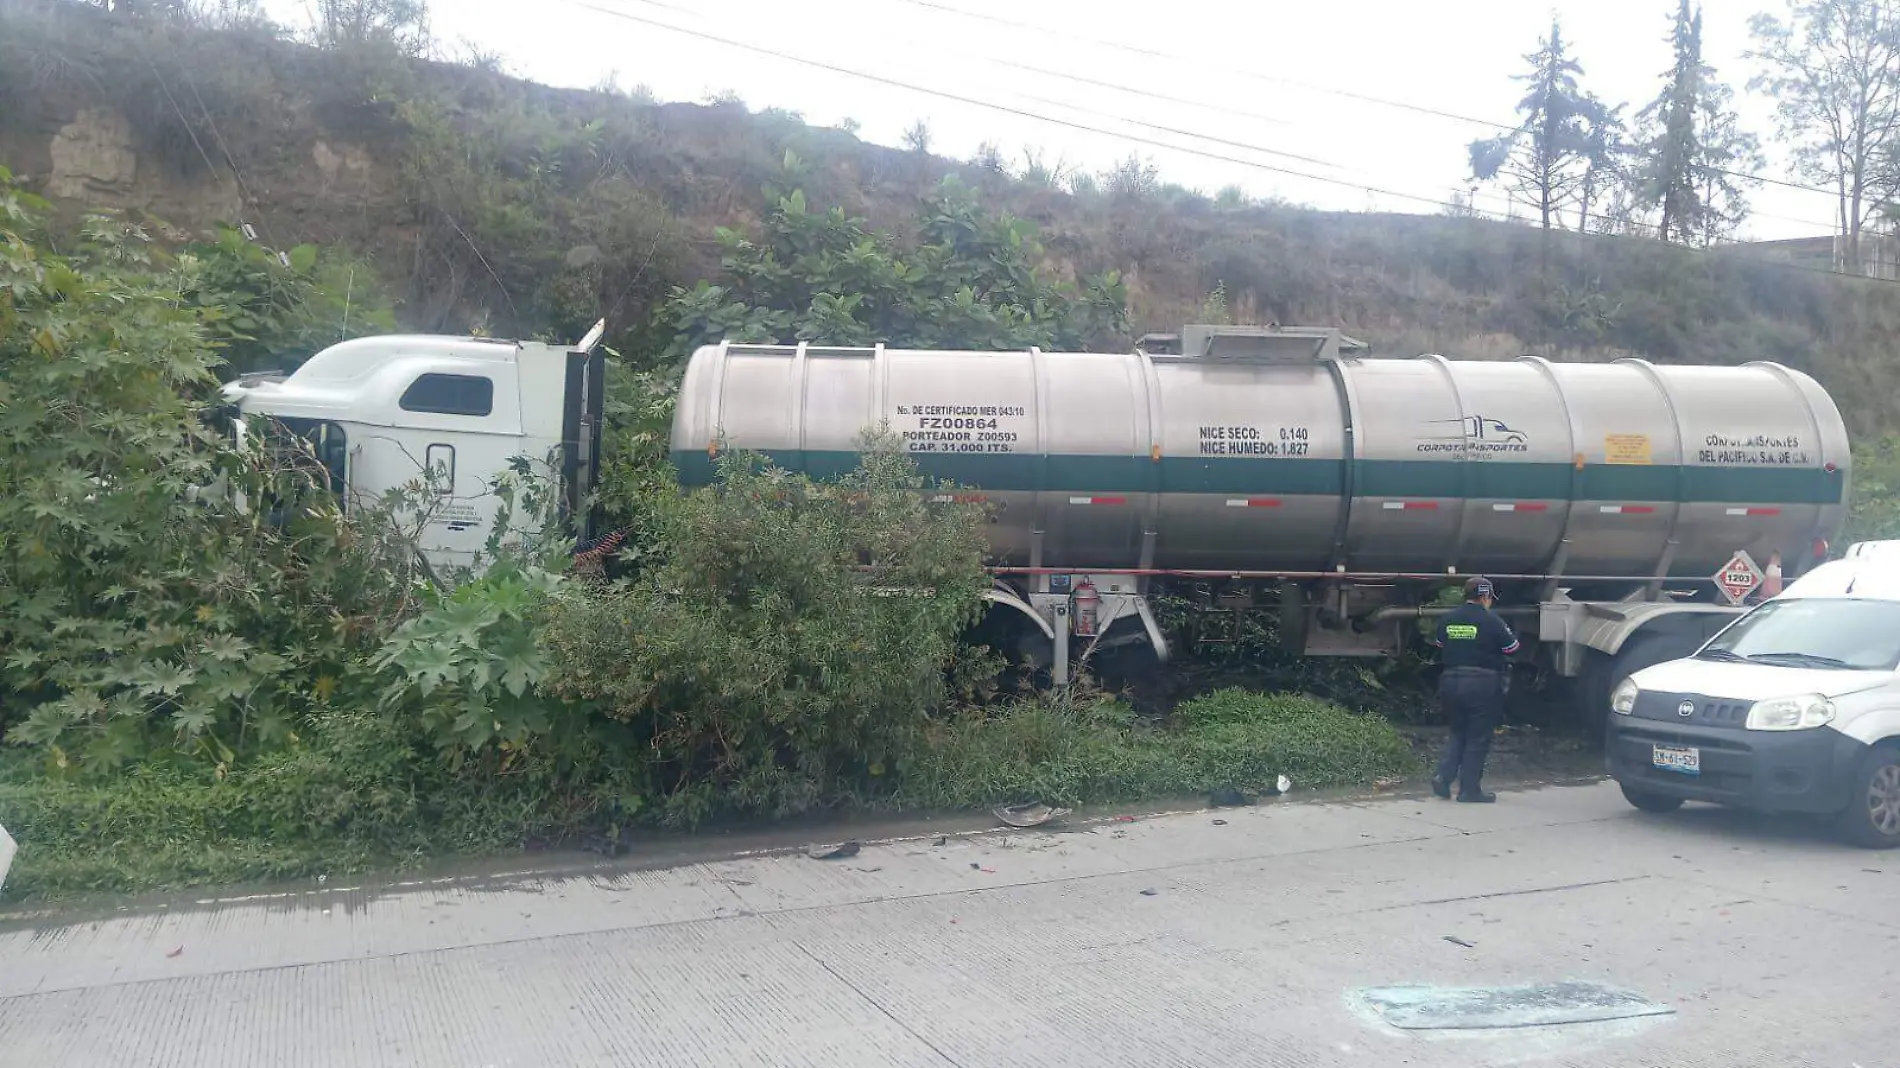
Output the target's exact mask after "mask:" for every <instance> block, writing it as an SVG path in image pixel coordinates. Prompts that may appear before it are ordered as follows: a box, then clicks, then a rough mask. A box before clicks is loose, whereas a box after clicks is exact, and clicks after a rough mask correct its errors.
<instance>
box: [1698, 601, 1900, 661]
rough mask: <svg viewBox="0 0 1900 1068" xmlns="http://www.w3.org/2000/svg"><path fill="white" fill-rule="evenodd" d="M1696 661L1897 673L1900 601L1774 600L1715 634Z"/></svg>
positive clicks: (1899, 653)
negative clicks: (1734, 661) (1739, 662)
mask: <svg viewBox="0 0 1900 1068" xmlns="http://www.w3.org/2000/svg"><path fill="white" fill-rule="evenodd" d="M1696 659H1698V660H1730V661H1733V660H1746V661H1748V662H1750V663H1756V664H1773V665H1777V666H1781V667H1804V668H1832V669H1835V670H1838V671H1892V670H1893V669H1894V666H1895V665H1896V664H1900V601H1871V600H1861V599H1857V598H1845V597H1825V598H1823V597H1817V598H1813V599H1810V600H1796V601H1769V602H1768V603H1767V604H1764V605H1762V606H1761V607H1759V608H1757V609H1755V610H1754V611H1753V612H1750V613H1749V614H1748V615H1746V616H1743V617H1742V618H1741V619H1740V620H1737V621H1736V622H1735V623H1734V624H1733V625H1732V626H1730V627H1729V628H1728V629H1727V630H1725V631H1723V632H1722V633H1721V634H1718V635H1716V637H1715V640H1714V641H1711V642H1710V643H1709V644H1708V645H1707V646H1705V647H1704V648H1703V650H1702V651H1701V652H1699V653H1697V654H1696Z"/></svg>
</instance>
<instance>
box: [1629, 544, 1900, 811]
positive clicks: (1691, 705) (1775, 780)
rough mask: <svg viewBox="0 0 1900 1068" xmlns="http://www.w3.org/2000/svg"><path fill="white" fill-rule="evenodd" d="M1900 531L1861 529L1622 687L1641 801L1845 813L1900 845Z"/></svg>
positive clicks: (1632, 782)
mask: <svg viewBox="0 0 1900 1068" xmlns="http://www.w3.org/2000/svg"><path fill="white" fill-rule="evenodd" d="M1897 667H1900V541H1882V542H1862V543H1860V544H1857V545H1854V546H1853V547H1851V548H1850V549H1849V550H1848V552H1847V555H1846V557H1845V558H1843V559H1840V560H1835V561H1831V562H1829V563H1826V564H1822V565H1821V566H1819V567H1817V568H1815V569H1814V570H1812V571H1810V572H1808V573H1807V574H1806V575H1804V576H1802V577H1801V579H1800V580H1799V581H1797V582H1795V583H1794V584H1792V585H1791V586H1789V587H1788V588H1787V589H1786V590H1785V591H1783V592H1782V593H1781V594H1780V595H1778V596H1776V597H1773V598H1771V599H1769V600H1767V601H1764V602H1763V603H1762V604H1761V605H1759V606H1758V607H1756V608H1755V609H1754V610H1753V611H1751V612H1749V613H1748V614H1747V615H1745V616H1742V617H1741V618H1740V619H1737V620H1736V621H1735V622H1733V623H1731V624H1729V625H1728V626H1727V627H1725V628H1724V629H1723V630H1721V631H1720V632H1719V633H1717V634H1716V635H1715V637H1713V638H1711V639H1709V641H1708V642H1707V643H1706V644H1705V645H1703V646H1702V648H1701V649H1699V650H1697V651H1696V653H1695V654H1694V655H1693V656H1690V657H1688V658H1686V659H1682V660H1672V661H1669V662H1668V663H1663V664H1657V665H1656V666H1654V667H1650V668H1645V669H1643V670H1642V671H1639V672H1637V673H1635V674H1634V675H1631V676H1630V677H1629V678H1628V679H1626V680H1624V682H1623V684H1622V685H1621V686H1618V687H1617V689H1616V691H1615V692H1614V693H1613V694H1612V695H1611V697H1610V711H1611V712H1613V713H1615V714H1614V715H1612V716H1610V717H1609V720H1610V725H1609V749H1608V754H1607V755H1608V763H1609V771H1610V775H1611V776H1612V777H1613V778H1615V779H1616V781H1617V783H1618V784H1619V785H1621V786H1622V788H1623V796H1624V797H1626V798H1628V799H1629V802H1630V804H1632V805H1635V806H1636V807H1637V808H1640V809H1643V810H1644V811H1646V812H1667V811H1671V810H1673V809H1676V808H1679V807H1680V806H1681V805H1682V803H1683V802H1684V801H1711V802H1715V803H1717V804H1723V805H1733V806H1736V807H1739V808H1750V809H1756V810H1759V811H1766V812H1807V813H1817V814H1827V815H1831V816H1833V817H1834V818H1835V819H1836V820H1837V821H1838V823H1839V825H1840V829H1841V831H1842V833H1843V834H1845V835H1846V837H1847V838H1848V839H1850V840H1851V841H1853V842H1855V843H1857V844H1859V845H1863V846H1868V847H1872V848H1888V847H1892V846H1896V845H1900V673H1896V670H1895V669H1896V668H1897Z"/></svg>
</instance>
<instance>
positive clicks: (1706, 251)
mask: <svg viewBox="0 0 1900 1068" xmlns="http://www.w3.org/2000/svg"><path fill="white" fill-rule="evenodd" d="M565 2H567V3H568V4H570V5H572V6H574V7H578V8H582V9H584V10H588V11H592V12H595V13H596V14H601V15H606V16H609V17H611V18H617V19H622V20H625V21H628V22H635V23H639V24H641V25H644V26H650V27H653V28H655V29H661V30H667V31H670V32H672V33H677V34H681V35H683V36H686V37H693V38H697V39H699V40H703V41H709V42H712V43H714V44H718V45H722V46H725V47H728V48H735V49H738V50H740V51H744V52H751V53H753V54H755V55H763V56H768V57H770V58H773V59H778V60H783V61H785V62H789V63H796V64H800V65H803V66H807V67H812V68H815V69H818V70H824V71H829V72H831V73H834V74H840V75H843V76H845V77H849V78H858V79H861V80H864V81H869V82H872V83H875V84H878V85H883V86H886V87H889V88H894V89H902V90H907V91H910V92H914V93H919V94H922V95H925V96H934V97H939V98H942V99H945V100H950V101H953V102H956V103H959V104H966V105H969V106H971V107H978V108H984V109H987V110H990V111H997V112H1001V113H1003V114H1008V115H1014V116H1017V117H1019V118H1025V119H1029V120H1031V121H1036V122H1044V123H1050V124H1053V125H1057V126H1063V127H1067V128H1069V129H1073V130H1080V131H1083V132H1085V133H1094V134H1100V135H1102V136H1106V137H1116V138H1121V139H1122V140H1126V141H1133V142H1136V143H1138V144H1145V145H1150V146H1153V147H1156V148H1162V149H1167V150H1169V151H1174V152H1184V153H1187V154H1189V155H1195V156H1201V157H1204V158H1206V159H1212V160H1216V161H1219V162H1223V163H1231V164H1235V165H1237V166H1241V167H1250V168H1253V169H1255V170H1260V171H1266V172H1269V173H1274V174H1283V175H1287V176H1290V177H1295V178H1304V179H1307V180H1309V181H1315V182H1322V183H1325V184H1329V185H1337V186H1342V187H1345V188H1349V189H1359V190H1364V191H1366V192H1369V193H1378V194H1381V195H1384V196H1390V197H1396V198H1398V199H1401V200H1410V201H1415V202H1418V203H1423V204H1430V205H1433V206H1435V207H1438V208H1449V209H1453V210H1458V211H1468V212H1471V213H1473V214H1483V215H1490V216H1492V217H1494V218H1497V219H1501V220H1503V221H1507V222H1508V221H1514V220H1512V219H1510V218H1509V217H1508V216H1505V215H1503V214H1501V213H1498V212H1493V211H1488V210H1486V209H1482V208H1477V207H1474V206H1473V205H1471V204H1458V203H1454V202H1452V201H1445V200H1439V199H1437V198H1434V197H1430V196H1425V195H1421V194H1418V193H1405V192H1400V191H1398V190H1393V189H1383V188H1380V187H1378V186H1372V185H1366V184H1363V183H1359V182H1353V181H1348V180H1346V179H1343V178H1330V177H1326V176H1324V175H1317V174H1309V173H1306V172H1303V171H1295V170H1290V169H1288V168H1285V167H1278V166H1274V165H1272V164H1267V163H1261V162H1259V161H1257V160H1247V159H1240V158H1238V157H1235V156H1228V155H1223V154H1221V153H1218V152H1210V151H1207V150H1204V149H1199V148H1193V147H1189V146H1185V145H1177V144H1169V143H1167V142H1165V141H1156V140H1153V139H1152V138H1147V137H1141V136H1137V135H1134V134H1125V133H1117V132H1115V131H1112V130H1104V129H1102V128H1100V127H1096V126H1090V125H1087V124H1085V123H1079V122H1073V121H1070V120H1068V119H1062V118H1058V117H1055V116H1050V115H1041V114H1037V113H1035V112H1032V111H1027V110H1024V109H1022V108H1015V107H1010V106H1008V105H1006V104H998V103H994V102H992V101H987V100H981V99H978V98H976V97H970V96H964V95H962V94H960V93H952V92H948V91H946V90H941V89H932V88H929V87H926V86H921V85H914V84H911V83H909V82H904V81H901V80H899V79H896V78H888V77H885V76H883V75H879V74H873V73H871V72H869V71H864V70H858V69H855V68H851V67H843V66H839V65H837V64H833V63H827V62H825V61H823V60H817V59H810V58H808V57H805V56H799V55H794V54H792V53H789V52H782V51H779V50H777V49H774V48H768V47H766V46H764V45H758V44H753V43H751V42H748V41H741V40H736V39H734V38H730V37H724V36H721V35H719V34H715V33H709V32H706V31H704V30H696V29H690V28H688V27H684V26H675V25H672V24H671V23H666V22H661V21H659V20H657V19H652V18H648V17H646V16H644V15H637V14H634V13H632V12H630V11H621V10H617V9H614V8H608V7H602V6H601V5H600V4H597V3H593V2H591V0H565ZM635 2H638V3H651V2H653V0H635ZM655 6H664V5H658V4H656V5H655ZM1163 129H1167V130H1168V132H1171V133H1175V134H1178V135H1180V136H1184V137H1196V136H1199V135H1197V134H1194V133H1192V132H1191V131H1184V130H1174V129H1170V128H1163ZM1254 150H1255V151H1259V150H1258V149H1254ZM1665 247H1668V248H1673V249H1678V250H1680V251H1683V252H1689V253H1696V254H1701V255H1708V256H1724V255H1726V256H1731V257H1732V258H1735V259H1741V260H1746V261H1748V262H1752V263H1756V264H1759V265H1761V266H1764V267H1773V268H1780V269H1786V270H1792V271H1801V272H1804V273H1808V274H1818V275H1824V276H1827V277H1829V278H1837V279H1857V280H1860V281H1866V282H1877V283H1882V284H1890V285H1900V279H1890V278H1876V277H1872V276H1867V275H1855V274H1847V273H1845V272H1840V271H1835V270H1832V269H1828V268H1822V267H1809V266H1806V265H1805V264H1799V263H1792V262H1788V261H1783V260H1767V259H1762V258H1760V257H1756V256H1747V255H1740V254H1736V253H1733V252H1730V251H1727V250H1725V249H1723V248H1721V247H1709V248H1692V247H1689V246H1683V245H1667V244H1665Z"/></svg>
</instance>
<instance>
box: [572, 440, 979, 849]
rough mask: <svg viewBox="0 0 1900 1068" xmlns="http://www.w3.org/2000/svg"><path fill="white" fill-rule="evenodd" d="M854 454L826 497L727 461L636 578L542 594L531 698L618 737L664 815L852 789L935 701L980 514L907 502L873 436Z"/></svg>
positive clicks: (897, 473) (903, 750)
mask: <svg viewBox="0 0 1900 1068" xmlns="http://www.w3.org/2000/svg"><path fill="white" fill-rule="evenodd" d="M862 450H863V459H862V461H861V464H860V466H859V468H858V469H857V470H856V471H855V472H853V473H852V474H850V475H849V476H847V477H845V478H844V479H842V480H840V481H839V482H836V483H817V482H813V481H811V480H809V479H806V478H804V477H802V476H796V475H792V474H788V473H786V472H782V471H777V470H774V469H770V468H765V467H762V466H761V465H759V464H757V463H756V462H754V461H753V460H751V459H749V458H747V457H746V456H743V455H739V454H731V455H727V456H725V457H724V458H722V460H721V462H720V470H719V475H720V481H719V484H718V485H717V486H715V487H713V488H710V489H707V490H703V491H699V492H696V493H694V494H692V495H690V496H688V497H686V498H684V499H681V500H679V501H677V502H675V503H674V505H673V506H672V507H671V508H670V509H669V510H668V511H667V512H666V513H665V515H664V523H665V526H664V530H663V533H662V539H661V544H660V545H659V547H658V550H657V552H656V562H655V563H654V564H653V566H651V567H650V568H649V569H648V570H647V571H645V572H644V573H643V574H642V575H641V576H640V577H639V578H638V579H636V580H632V581H628V582H622V583H619V584H616V585H612V586H606V587H589V586H586V585H581V584H568V585H566V586H565V587H564V588H563V589H562V590H560V591H559V592H558V593H557V594H556V595H555V597H554V600H553V602H552V604H551V605H550V607H549V612H548V619H547V623H546V628H545V630H544V631H543V641H544V643H545V647H546V651H547V657H548V671H547V674H546V675H545V677H544V679H545V681H544V686H545V689H546V690H547V692H549V693H550V694H552V695H554V696H557V697H561V698H565V699H568V700H570V701H586V702H592V703H594V704H596V705H597V706H598V707H599V708H600V710H601V712H602V713H603V714H605V715H606V716H608V717H610V718H611V719H613V720H615V721H617V722H620V723H623V724H626V725H628V726H629V727H631V728H632V729H633V731H634V732H635V734H636V735H637V736H638V738H639V739H640V743H639V744H640V749H641V750H642V751H645V752H648V753H649V754H650V759H651V760H652V765H653V776H654V779H653V792H654V793H655V794H656V795H658V797H659V799H660V800H661V803H662V804H663V806H664V813H665V816H666V818H667V819H669V820H671V821H675V822H685V823H691V822H696V821H697V820H699V819H702V818H704V817H706V816H708V815H711V814H714V813H716V812H726V811H764V812H774V813H786V812H793V811H799V810H803V809H808V808H811V807H813V806H815V805H818V804H820V803H821V802H823V801H824V800H826V799H828V798H829V797H831V796H833V795H834V792H835V791H836V790H838V789H841V788H842V789H851V788H853V787H860V788H870V787H871V786H873V785H874V784H875V783H876V782H877V781H878V780H879V779H881V778H883V777H885V776H888V775H890V774H892V773H893V772H895V771H897V770H899V767H900V766H901V764H902V762H903V761H904V760H905V759H906V757H907V755H908V754H909V753H910V751H911V748H912V746H913V745H914V743H915V742H916V740H917V737H918V733H919V731H920V730H921V728H922V726H923V723H924V722H925V717H926V716H927V714H928V712H929V711H930V710H931V709H932V708H935V707H937V706H939V705H940V704H941V703H942V702H943V701H944V699H945V696H946V683H945V678H944V669H945V667H946V666H947V665H949V664H950V663H951V661H952V659H953V657H954V656H955V654H956V648H957V637H958V635H959V634H960V633H961V631H962V630H963V629H964V627H965V626H967V625H968V624H969V623H971V622H973V621H974V619H975V616H976V614H977V611H978V609H979V607H980V601H979V594H980V593H981V591H982V590H984V589H985V588H986V587H987V585H988V580H987V578H986V576H985V575H984V573H983V570H982V553H983V541H982V536H981V529H980V512H978V511H977V510H976V509H974V508H973V507H972V506H969V505H959V504H951V505H934V504H927V503H925V494H924V492H923V491H924V490H925V488H926V485H925V483H924V480H923V479H922V478H921V477H919V476H918V475H917V473H916V469H915V467H914V465H913V464H912V463H911V461H910V460H909V458H908V457H907V456H906V455H904V454H903V453H902V452H900V451H898V450H897V449H896V448H895V447H893V446H892V445H891V443H889V442H888V441H884V440H881V439H879V440H867V441H866V442H864V443H863V446H862Z"/></svg>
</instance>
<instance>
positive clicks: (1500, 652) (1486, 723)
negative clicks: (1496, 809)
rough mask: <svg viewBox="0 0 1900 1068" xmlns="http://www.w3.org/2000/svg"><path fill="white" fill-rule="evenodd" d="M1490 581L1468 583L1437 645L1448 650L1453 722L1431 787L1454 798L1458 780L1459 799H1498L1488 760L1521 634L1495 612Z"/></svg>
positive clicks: (1441, 688)
mask: <svg viewBox="0 0 1900 1068" xmlns="http://www.w3.org/2000/svg"><path fill="white" fill-rule="evenodd" d="M1493 595H1494V594H1493V590H1492V588H1491V582H1490V580H1489V579H1482V578H1474V579H1472V580H1470V581H1469V582H1466V583H1465V598H1466V600H1465V603H1464V604H1462V605H1460V606H1458V607H1457V608H1454V609H1452V610H1451V611H1450V612H1447V613H1446V614H1445V615H1444V616H1443V617H1442V618H1441V619H1440V620H1439V621H1438V632H1437V634H1436V635H1435V636H1434V637H1433V639H1432V644H1434V645H1436V646H1438V647H1439V648H1440V649H1442V650H1444V655H1443V656H1442V657H1441V658H1440V659H1441V661H1442V662H1443V664H1444V672H1443V673H1442V674H1441V675H1439V677H1438V700H1439V703H1440V704H1442V705H1443V706H1444V708H1445V714H1446V716H1447V717H1448V718H1449V719H1450V721H1451V738H1450V740H1449V741H1447V742H1446V743H1445V753H1444V756H1443V757H1441V758H1440V759H1439V761H1438V774H1436V775H1434V776H1433V777H1432V791H1433V792H1434V793H1436V794H1437V795H1438V796H1440V797H1450V796H1451V784H1452V782H1453V780H1454V779H1455V780H1456V781H1457V783H1458V800H1460V801H1493V800H1496V795H1493V794H1487V793H1485V792H1484V788H1483V779H1484V758H1485V756H1486V755H1488V754H1489V753H1490V752H1491V735H1492V734H1493V733H1494V732H1496V730H1497V729H1498V727H1499V726H1500V725H1502V724H1503V722H1504V674H1505V671H1506V670H1508V663H1507V661H1506V660H1505V658H1506V657H1508V656H1510V655H1511V654H1512V653H1515V652H1517V649H1518V640H1517V635H1515V634H1513V633H1511V628H1510V627H1509V626H1507V625H1506V624H1505V622H1504V620H1503V619H1501V618H1499V617H1498V614H1497V613H1496V612H1493V611H1492V610H1491V601H1492V597H1493Z"/></svg>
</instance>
